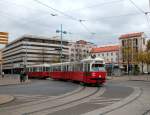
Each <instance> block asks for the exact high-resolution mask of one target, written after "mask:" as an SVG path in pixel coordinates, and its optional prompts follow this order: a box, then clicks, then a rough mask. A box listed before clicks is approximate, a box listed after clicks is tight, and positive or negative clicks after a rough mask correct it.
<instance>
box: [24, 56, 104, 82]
mask: <svg viewBox="0 0 150 115" xmlns="http://www.w3.org/2000/svg"><path fill="white" fill-rule="evenodd" d="M27 69H28V73H27V74H28V77H29V78H33V77H34V78H48V77H50V78H53V79H57V80H72V81H78V82H81V83H86V84H103V83H105V81H106V76H107V73H106V70H105V62H104V60H103V59H101V58H94V59H93V58H87V59H84V60H81V61H80V62H64V63H55V64H50V65H48V64H42V65H32V66H28V67H27Z"/></svg>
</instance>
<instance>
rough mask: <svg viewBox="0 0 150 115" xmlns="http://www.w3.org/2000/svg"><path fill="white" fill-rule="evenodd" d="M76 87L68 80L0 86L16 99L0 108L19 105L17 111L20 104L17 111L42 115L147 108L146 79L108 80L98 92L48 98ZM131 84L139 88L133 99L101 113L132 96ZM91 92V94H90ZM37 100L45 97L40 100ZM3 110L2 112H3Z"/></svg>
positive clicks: (136, 112) (133, 113)
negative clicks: (138, 94)
mask: <svg viewBox="0 0 150 115" xmlns="http://www.w3.org/2000/svg"><path fill="white" fill-rule="evenodd" d="M39 87H40V88H39ZM80 87H81V86H79V85H77V84H74V83H71V82H63V81H51V80H34V81H33V83H32V84H28V85H18V86H15V85H11V86H4V87H1V88H0V93H2V94H3V93H5V94H13V95H15V96H16V97H17V99H16V100H15V101H13V102H12V103H9V104H6V105H3V106H1V107H2V108H4V110H6V112H8V111H10V110H11V109H10V108H11V107H13V106H14V105H19V104H23V105H22V108H20V110H19V107H20V106H16V107H15V108H16V110H17V111H18V113H19V112H21V113H22V110H26V111H23V112H27V113H32V114H33V113H34V114H35V115H38V114H39V115H40V114H41V113H43V114H44V113H45V114H46V115H79V114H85V115H86V114H87V113H88V112H94V111H98V112H97V114H95V113H94V115H99V112H101V113H103V114H106V115H107V114H108V115H116V114H122V115H126V114H128V115H142V114H143V115H144V113H145V112H147V111H148V110H149V109H150V108H149V107H150V101H149V100H150V99H149V98H150V97H149V94H150V82H145V81H119V80H117V81H108V82H107V83H106V84H105V85H104V86H103V87H101V88H100V90H99V91H98V92H97V90H96V88H86V89H84V88H83V89H82V90H81V91H78V92H76V93H75V94H72V95H69V96H66V97H64V98H60V99H54V100H53V98H52V97H53V96H56V97H57V96H58V95H61V94H64V93H66V92H71V91H72V90H75V89H78V88H80ZM135 87H136V88H138V89H141V90H142V93H141V94H140V96H139V97H138V98H137V99H135V100H134V101H131V102H130V103H127V104H125V105H121V106H120V107H118V108H115V109H112V110H111V108H110V110H108V109H106V110H107V111H105V112H102V111H101V110H105V108H107V107H111V106H113V105H114V106H115V105H116V104H117V103H119V102H122V101H123V100H124V99H126V98H127V97H129V96H132V94H133V93H134V92H135V89H134V88H135ZM102 89H103V90H102ZM95 91H96V92H95ZM92 92H95V93H94V94H92ZM86 94H87V95H86ZM91 94H92V95H91ZM88 95H90V96H88ZM87 97H88V98H87ZM41 99H46V100H47V99H48V100H47V101H44V102H43V101H41ZM36 100H37V101H39V102H38V103H37V104H36V103H33V102H32V101H36ZM37 101H36V102H37ZM25 103H26V104H27V105H26V106H25V105H24V104H25ZM28 103H29V104H28ZM38 104H39V105H38ZM28 105H29V106H28ZM9 107H10V108H9ZM24 107H25V108H24ZM38 107H42V108H40V109H41V110H40V109H39V108H38ZM116 107H117V106H116ZM5 108H6V109H5ZM31 108H33V109H31ZM12 110H14V109H12ZM122 111H123V112H122ZM10 112H11V111H10ZM3 113H4V115H5V111H4V112H3ZM15 115H16V114H15ZM89 115H90V114H89Z"/></svg>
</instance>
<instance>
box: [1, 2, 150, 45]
mask: <svg viewBox="0 0 150 115" xmlns="http://www.w3.org/2000/svg"><path fill="white" fill-rule="evenodd" d="M39 1H41V2H42V3H44V4H46V5H48V6H50V7H52V8H55V9H57V10H59V11H61V12H63V13H64V14H65V15H67V16H65V15H63V14H61V13H59V12H57V11H55V10H52V9H50V8H47V7H45V6H43V5H41V4H39V3H38V2H36V1H35V0H0V6H1V7H0V17H1V18H0V31H7V32H9V33H10V41H12V40H14V39H16V38H17V37H20V36H22V35H24V34H36V35H43V36H47V37H49V36H54V35H58V33H56V29H59V28H60V24H63V28H64V30H66V31H67V32H70V34H66V35H65V36H64V38H65V39H68V40H73V41H74V40H79V39H84V40H87V41H90V42H93V43H96V44H97V45H101V44H113V43H117V42H118V36H119V35H120V34H124V33H128V32H139V31H144V32H146V33H147V34H148V33H149V29H150V25H148V22H147V20H146V17H145V16H144V14H142V13H141V12H140V11H139V10H138V9H137V8H136V7H135V6H134V5H133V4H132V3H131V2H130V0H107V1H106V0H39ZM132 1H133V2H134V3H135V4H136V5H137V6H138V7H140V8H141V9H142V10H144V11H145V12H147V11H150V10H149V3H148V1H149V0H132ZM51 14H57V16H51ZM149 15H150V14H149ZM69 16H71V17H69ZM116 16H118V17H116ZM72 17H73V18H75V19H76V20H72V19H71V18H72ZM78 20H85V21H82V24H81V23H80V22H79V21H78ZM149 23H150V18H149ZM91 33H95V34H91Z"/></svg>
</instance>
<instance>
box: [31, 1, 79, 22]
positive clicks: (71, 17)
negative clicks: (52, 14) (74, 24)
mask: <svg viewBox="0 0 150 115" xmlns="http://www.w3.org/2000/svg"><path fill="white" fill-rule="evenodd" d="M34 1H35V2H37V3H39V4H41V5H43V6H45V7H47V8H49V9H51V10H54V11H56V12H58V13H60V14H62V15H64V16H66V17H68V18H70V19H72V20H75V21H77V20H78V19H76V18H74V17H73V16H70V15H68V14H66V13H64V12H62V11H60V10H57V9H55V8H53V7H51V6H50V5H47V4H45V3H43V2H41V1H39V0H34Z"/></svg>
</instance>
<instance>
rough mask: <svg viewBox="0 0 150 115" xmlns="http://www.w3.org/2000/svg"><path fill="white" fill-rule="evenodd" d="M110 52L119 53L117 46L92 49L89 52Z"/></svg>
mask: <svg viewBox="0 0 150 115" xmlns="http://www.w3.org/2000/svg"><path fill="white" fill-rule="evenodd" d="M111 51H119V45H114V46H104V47H98V48H92V50H91V52H92V53H101V52H111Z"/></svg>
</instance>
